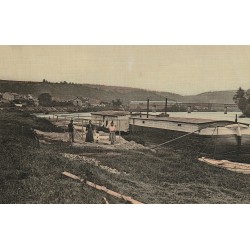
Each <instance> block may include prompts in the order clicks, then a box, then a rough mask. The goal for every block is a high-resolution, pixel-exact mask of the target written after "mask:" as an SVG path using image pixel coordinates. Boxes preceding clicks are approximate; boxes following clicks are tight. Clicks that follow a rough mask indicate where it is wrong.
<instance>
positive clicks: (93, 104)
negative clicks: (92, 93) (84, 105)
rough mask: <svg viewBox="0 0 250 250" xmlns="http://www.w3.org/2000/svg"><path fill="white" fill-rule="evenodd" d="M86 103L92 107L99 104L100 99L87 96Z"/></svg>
mask: <svg viewBox="0 0 250 250" xmlns="http://www.w3.org/2000/svg"><path fill="white" fill-rule="evenodd" d="M88 103H89V105H90V106H92V107H98V106H100V103H101V101H100V100H99V99H94V98H89V101H88Z"/></svg>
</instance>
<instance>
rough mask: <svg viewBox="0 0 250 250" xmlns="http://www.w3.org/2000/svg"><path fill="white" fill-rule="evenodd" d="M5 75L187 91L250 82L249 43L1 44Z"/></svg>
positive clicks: (1, 75) (0, 70)
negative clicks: (191, 44) (246, 44)
mask: <svg viewBox="0 0 250 250" xmlns="http://www.w3.org/2000/svg"><path fill="white" fill-rule="evenodd" d="M0 79H9V80H27V81H42V80H43V79H46V80H48V81H51V82H60V81H67V82H75V83H90V84H92V83H93V84H104V85H115V86H127V87H137V88H143V89H149V90H157V91H167V92H173V93H177V94H182V95H190V94H198V93H202V92H207V91H217V90H235V89H237V88H238V87H239V86H241V87H243V88H245V89H248V88H249V87H250V46H170V45H167V46H100V45H99V46H86V45H83V46H75V45H74V46H46V45H42V46H13V45H12V46H4V45H2V46H0Z"/></svg>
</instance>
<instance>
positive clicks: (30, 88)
mask: <svg viewBox="0 0 250 250" xmlns="http://www.w3.org/2000/svg"><path fill="white" fill-rule="evenodd" d="M0 92H15V93H20V94H32V95H34V96H36V97H37V96H38V95H39V94H41V93H45V92H47V93H50V94H51V95H52V96H53V97H58V98H60V99H64V100H72V99H74V98H76V97H77V96H78V97H80V96H82V97H89V98H95V99H99V100H102V101H108V102H111V101H112V100H115V99H118V98H119V99H121V100H122V101H123V102H124V103H129V101H133V100H146V99H147V97H149V98H150V99H151V100H163V99H164V98H165V97H166V96H168V97H169V98H170V99H175V100H178V99H180V98H181V96H180V95H177V94H173V93H168V92H166V93H165V92H157V91H149V90H144V89H139V88H128V87H116V86H105V85H94V84H93V85H92V84H69V83H44V82H24V81H23V82H19V81H9V80H0Z"/></svg>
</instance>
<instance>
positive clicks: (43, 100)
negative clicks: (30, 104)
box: [38, 93, 52, 106]
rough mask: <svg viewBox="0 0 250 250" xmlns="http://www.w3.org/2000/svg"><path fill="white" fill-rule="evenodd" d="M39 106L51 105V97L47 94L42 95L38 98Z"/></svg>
mask: <svg viewBox="0 0 250 250" xmlns="http://www.w3.org/2000/svg"><path fill="white" fill-rule="evenodd" d="M38 100H39V105H40V106H50V105H51V103H52V97H51V95H50V94H49V93H42V94H40V95H39V96H38Z"/></svg>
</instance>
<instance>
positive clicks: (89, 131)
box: [68, 119, 116, 145]
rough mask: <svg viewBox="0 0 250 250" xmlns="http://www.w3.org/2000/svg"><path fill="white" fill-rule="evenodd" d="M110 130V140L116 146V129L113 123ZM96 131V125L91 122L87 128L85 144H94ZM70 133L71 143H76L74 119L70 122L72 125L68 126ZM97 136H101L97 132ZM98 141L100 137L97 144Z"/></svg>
mask: <svg viewBox="0 0 250 250" xmlns="http://www.w3.org/2000/svg"><path fill="white" fill-rule="evenodd" d="M108 129H109V140H110V142H111V144H112V145H114V144H115V141H116V136H115V132H116V127H115V124H114V122H113V121H112V122H111V123H110V126H109V127H108ZM94 130H95V129H94V125H93V124H92V122H91V120H90V121H89V123H88V125H87V126H86V138H85V142H94V135H93V132H94ZM68 132H69V140H70V142H74V124H73V120H72V119H71V120H70V123H69V124H68ZM96 134H97V135H99V132H98V131H96ZM98 140H99V136H98V138H97V142H98Z"/></svg>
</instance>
